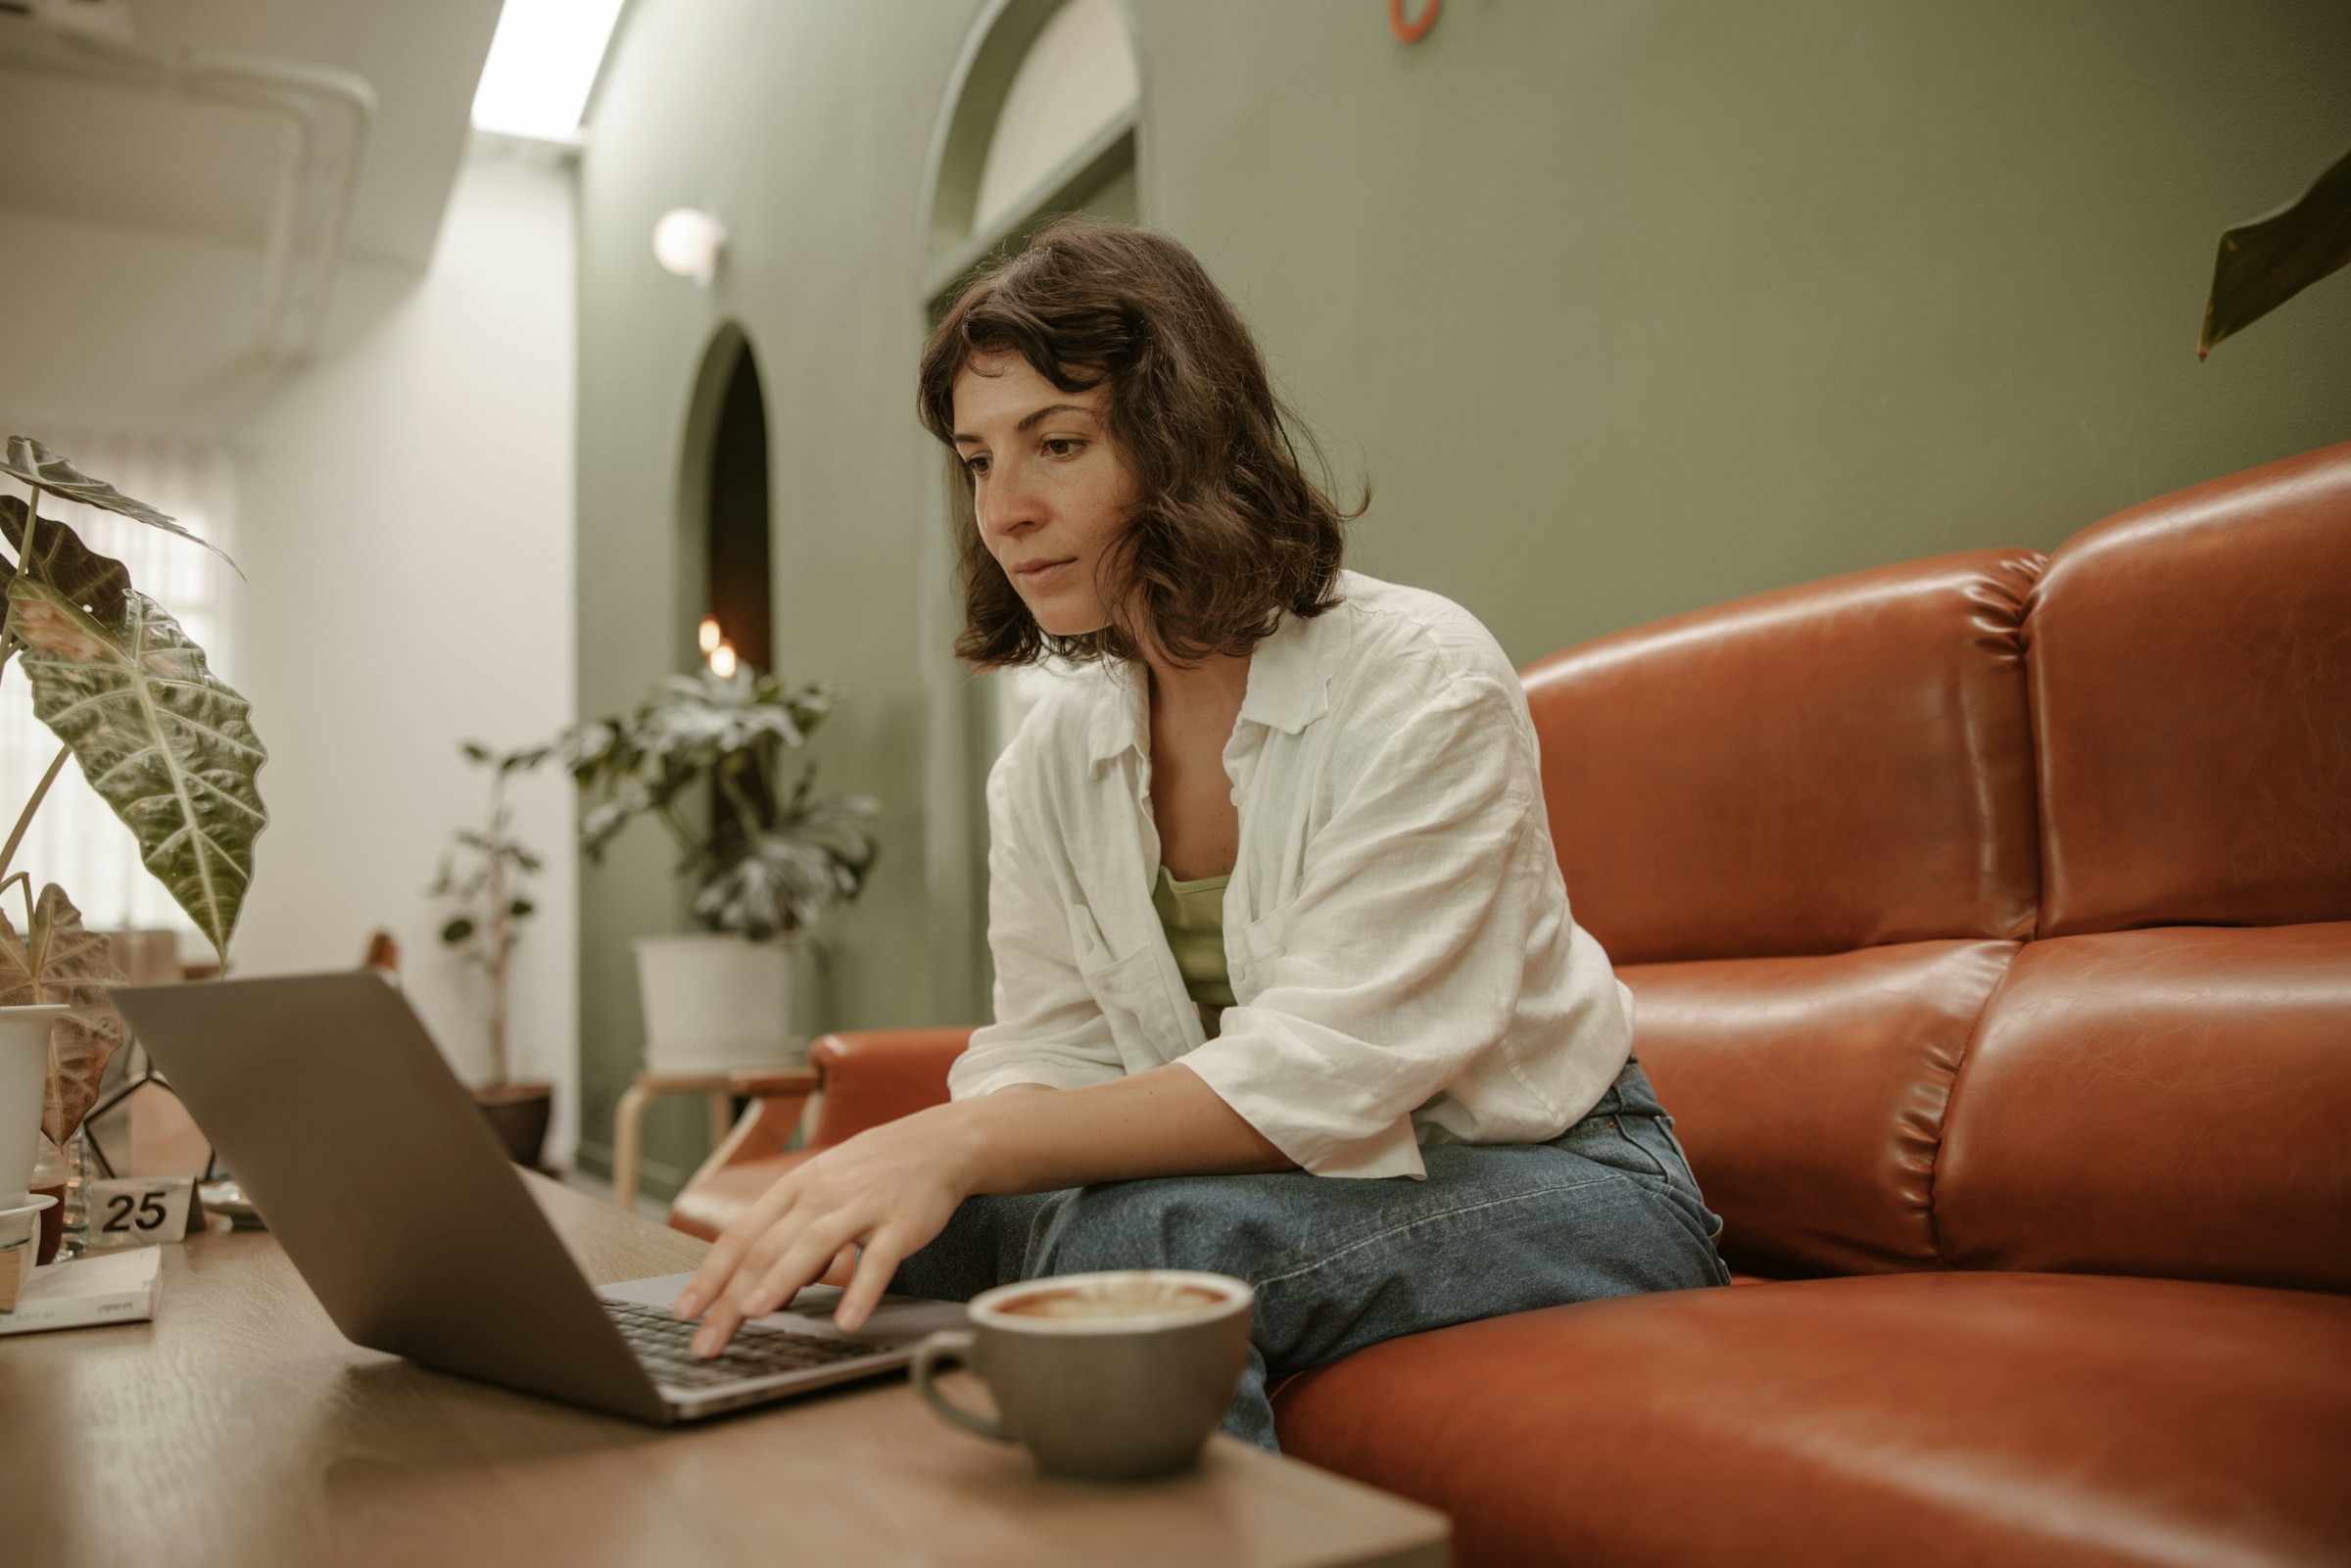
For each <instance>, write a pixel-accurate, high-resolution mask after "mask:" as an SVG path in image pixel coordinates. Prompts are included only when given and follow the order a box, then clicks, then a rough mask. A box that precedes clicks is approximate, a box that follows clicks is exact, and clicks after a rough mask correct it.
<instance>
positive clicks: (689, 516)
mask: <svg viewBox="0 0 2351 1568" xmlns="http://www.w3.org/2000/svg"><path fill="white" fill-rule="evenodd" d="M683 455H684V461H683V464H682V466H681V473H680V480H681V484H680V489H681V491H682V492H683V494H682V495H681V497H680V500H681V505H680V507H679V515H680V516H681V517H682V518H684V519H685V521H686V534H687V538H686V541H685V545H686V548H687V551H688V553H689V555H690V556H691V557H693V558H691V559H689V560H688V561H686V562H685V563H683V564H684V565H685V566H686V568H687V569H686V570H685V571H684V572H682V573H681V574H680V576H681V578H682V579H683V580H684V582H685V583H686V584H687V593H688V600H687V603H686V604H685V606H684V608H685V609H686V612H687V613H686V615H685V617H684V620H685V623H686V626H685V631H686V633H687V634H688V635H689V636H691V637H692V638H693V640H694V641H693V646H694V650H695V656H696V657H697V658H700V659H703V660H705V661H707V662H712V663H717V662H720V659H721V658H724V659H730V660H733V661H739V662H741V663H744V664H748V665H749V666H751V667H752V668H753V669H758V670H770V669H773V668H774V667H775V626H774V613H775V612H774V604H775V594H774V585H773V583H772V581H771V579H770V576H769V559H770V544H769V540H770V528H771V518H770V515H769V496H768V451H767V398H766V394H765V392H764V390H763V389H762V387H761V384H760V379H759V362H758V358H757V356H755V355H754V354H753V353H752V352H751V343H750V339H749V338H748V337H746V336H745V335H744V331H743V328H742V327H741V326H739V325H737V324H736V323H734V322H728V323H727V324H726V325H724V326H722V327H720V328H719V330H718V332H717V333H716V335H714V336H713V337H712V339H711V341H710V346H709V348H707V349H706V350H704V351H703V355H702V368H701V373H700V374H699V375H698V376H697V377H696V383H695V396H694V403H693V406H692V408H691V410H690V412H689V414H688V416H687V429H686V442H685V451H684V454H683ZM714 641H715V642H716V643H718V644H722V645H723V646H724V648H725V650H726V652H725V654H724V655H718V652H717V647H716V646H714V645H713V643H714Z"/></svg>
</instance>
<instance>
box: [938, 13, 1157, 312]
mask: <svg viewBox="0 0 2351 1568" xmlns="http://www.w3.org/2000/svg"><path fill="white" fill-rule="evenodd" d="M1139 36H1140V33H1139V30H1138V28H1137V25H1136V20H1135V15H1134V10H1133V7H1132V5H1131V4H1130V3H1129V0H988V4H987V5H986V6H985V7H984V8H983V9H982V11H981V13H980V15H979V17H978V18H977V19H975V21H974V22H973V24H972V28H971V31H970V32H969V33H968V34H967V35H966V38H965V41H964V47H963V51H962V53H961V55H960V56H959V57H958V58H957V60H956V64H955V70H954V71H953V73H952V74H951V75H950V76H949V78H948V87H947V96H946V103H945V109H944V112H943V113H942V114H941V116H940V118H939V119H938V122H937V125H936V129H935V130H934V131H933V134H932V141H931V156H930V161H929V169H928V173H927V175H926V177H925V179H924V185H923V222H922V223H921V224H920V225H919V229H920V232H921V233H922V234H923V235H924V236H925V244H926V247H927V249H926V252H925V255H924V258H923V262H924V265H923V275H924V277H925V279H926V286H925V289H924V295H925V303H926V305H928V306H930V307H931V308H932V313H933V315H934V316H935V317H936V314H937V313H938V311H939V310H940V309H943V308H944V306H945V304H946V303H948V302H947V300H945V299H941V298H940V296H942V295H947V294H948V293H949V291H950V290H951V289H952V287H953V285H954V284H956V283H957V282H959V281H960V280H961V279H962V278H963V277H964V276H965V275H966V274H967V273H969V272H970V271H972V269H973V268H974V267H976V266H978V265H979V264H980V263H981V262H983V261H986V260H987V259H988V258H990V257H991V256H995V255H998V254H1002V253H1007V252H1011V251H1017V250H1019V249H1020V248H1021V246H1022V245H1024V244H1026V243H1027V241H1028V238H1029V236H1030V235H1031V234H1032V233H1034V232H1035V230H1036V229H1037V228H1038V227H1039V226H1041V224H1042V223H1043V222H1044V220H1045V219H1046V218H1048V217H1050V216H1052V215H1053V214H1057V213H1065V212H1078V211H1091V212H1099V213H1103V214H1105V215H1108V216H1116V217H1124V218H1133V217H1136V216H1138V215H1139V212H1140V208H1141V205H1142V203H1141V200H1140V183H1141V182H1140V179H1139V175H1140V172H1141V170H1140V167H1139V165H1140V162H1141V161H1140V158H1139V156H1138V155H1139V151H1140V150H1139V147H1138V145H1137V143H1138V137H1137V134H1136V131H1137V125H1138V122H1139V119H1140V118H1141V107H1142V66H1141V60H1140V54H1139V51H1138V50H1137V48H1136V40H1137V38H1138V37H1139ZM1072 117H1077V118H1075V119H1073V118H1072ZM1008 142H1009V143H1012V145H1007V143H1008ZM991 164H992V165H994V166H995V174H994V177H992V178H991V175H990V166H991ZM1008 166H1009V167H1010V168H1013V169H1017V170H1018V171H1019V172H1018V174H1017V175H1015V176H1013V177H1012V178H1011V180H1010V183H1009V184H1008V183H1007V176H1006V172H1005V171H1006V169H1007V167H1008ZM949 297H950V298H951V296H949Z"/></svg>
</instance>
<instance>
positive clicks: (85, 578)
mask: <svg viewBox="0 0 2351 1568" xmlns="http://www.w3.org/2000/svg"><path fill="white" fill-rule="evenodd" d="M24 515H25V506H24V502H23V501H21V500H19V499H17V498H16V497H14V496H0V534H5V535H6V536H7V537H8V543H9V546H10V547H11V548H12V549H15V550H16V551H17V552H18V553H19V555H20V556H22V554H23V553H24ZM20 568H21V569H23V570H24V571H29V572H30V573H32V575H33V576H35V577H37V578H39V579H40V580H41V581H42V582H44V583H47V584H48V585H49V586H50V587H51V588H54V589H56V590H58V591H59V592H60V593H62V594H65V595H66V597H68V598H70V599H72V601H73V602H74V603H76V604H78V605H80V606H81V607H82V608H83V609H85V610H88V611H89V612H90V613H91V614H92V615H93V616H95V617H97V618H98V619H99V620H100V621H103V622H105V623H107V624H108V625H110V626H111V625H113V624H114V623H116V622H118V621H120V620H121V619H122V607H123V604H124V603H125V601H126V600H127V599H128V598H129V595H130V571H129V569H128V568H127V567H125V566H124V565H123V564H122V563H121V562H120V561H119V560H116V559H115V558H114V557H113V556H111V555H101V554H99V553H98V552H97V551H96V550H94V549H92V548H90V547H89V546H87V545H84V544H83V543H82V542H81V536H79V535H78V534H76V533H74V532H73V530H72V529H71V528H68V527H67V526H66V525H65V524H64V523H62V522H59V521H58V520H57V519H56V518H54V517H44V518H42V519H41V526H40V527H39V528H37V529H35V530H34V531H33V537H32V559H31V560H29V561H24V560H20V562H19V564H18V566H11V565H9V564H8V562H6V561H0V592H5V591H6V590H7V588H8V584H9V580H10V579H11V578H12V577H14V576H15V575H16V573H17V571H18V570H19V569H20Z"/></svg>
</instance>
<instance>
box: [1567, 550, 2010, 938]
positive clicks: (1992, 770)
mask: <svg viewBox="0 0 2351 1568" xmlns="http://www.w3.org/2000/svg"><path fill="white" fill-rule="evenodd" d="M2040 562H2041V557H2040V556H2039V555H2037V554H2035V553H2033V552H2032V551H2029V550H1979V551H1975V552H1972V553H1968V554H1962V555H1946V556H1943V557H1940V558H1938V559H1934V560H1925V561H1914V562H1909V563H1905V564H1903V565H1899V566H1890V567H1886V568H1883V569H1881V570H1877V571H1869V572H1860V573H1856V574H1854V575H1852V576H1848V577H1838V578H1832V579H1829V580H1828V581H1826V582H1820V583H1809V584H1805V585H1803V586H1801V587H1799V588H1792V589H1787V590H1784V591H1782V592H1779V593H1774V594H1763V595H1761V596H1760V597H1756V598H1750V599H1743V600H1740V601H1738V602H1736V603H1732V604H1726V605H1722V606H1720V607H1718V608H1714V609H1707V610H1701V611H1698V612H1696V613H1694V614H1690V615H1683V616H1679V617H1677V618H1675V619H1672V620H1668V621H1660V622H1658V623H1656V624H1655V625H1652V626H1646V627H1641V628H1638V629H1636V630H1633V631H1629V632H1624V633H1620V634H1618V635H1616V636H1614V637H1609V638H1604V639H1602V640H1601V641H1596V642H1588V643H1585V644H1584V645H1582V646H1581V647H1576V648H1571V649H1569V650H1568V651H1566V652H1564V653H1559V654H1556V655H1554V656H1553V657H1551V658H1549V659H1545V660H1543V661H1542V662H1541V663H1539V664H1536V665H1533V666H1531V667H1530V668H1529V669H1528V670H1527V671H1526V672H1525V680H1526V691H1527V702H1528V705H1529V707H1530V708H1531V709H1532V711H1533V714H1534V721H1535V728H1536V730H1537V732H1538V734H1539V736H1540V737H1541V740H1542V753H1543V792H1544V798H1545V803H1546V806H1547V809H1548V811H1549V814H1550V818H1551V831H1552V837H1553V839H1554V841H1555V842H1556V843H1557V845H1558V848H1559V868H1560V870H1561V872H1562V873H1564V874H1565V877H1566V879H1567V897H1568V901H1569V903H1570V904H1571V905H1572V906H1573V908H1574V911H1575V917H1576V920H1577V921H1578V922H1579V923H1580V924H1581V925H1582V926H1583V927H1585V929H1587V930H1589V931H1591V932H1592V933H1593V934H1594V935H1595V936H1597V937H1599V938H1600V940H1601V943H1602V945H1603V946H1605V947H1606V948H1607V951H1608V956H1609V957H1610V958H1612V959H1614V960H1615V961H1616V962H1618V963H1620V964H1629V963H1646V962H1654V961H1666V960H1674V959H1703V958H1753V957H1766V956H1773V955H1780V954H1792V953H1835V952H1843V951H1846V950H1847V949H1849V948H1855V947H1868V946H1872V945H1875V944H1878V943H1884V942H1903V941H1918V940H1926V939H1931V938H1936V937H1967V936H1991V937H2020V936H2025V935H2028V934H2030V933H2031V931H2032V928H2033V923H2034V918H2035V898H2036V890H2037V887H2038V877H2039V873H2038V868H2037V858H2038V854H2039V851H2038V848H2037V846H2036V832H2037V830H2036V826H2035V818H2034V803H2033V779H2032V751H2031V743H2030V736H2029V724H2028V719H2027V715H2026V712H2025V669H2024V650H2023V641H2022V637H2021V635H2020V632H2019V625H2020V622H2021V620H2022V617H2023V611H2024V605H2025V600H2026V596H2027V594H2028V593H2029V592H2030V590H2031V588H2032V585H2033V582H2034V579H2035V577H2036V576H2037V575H2038V573H2039V567H2040Z"/></svg>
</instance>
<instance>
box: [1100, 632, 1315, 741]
mask: <svg viewBox="0 0 2351 1568" xmlns="http://www.w3.org/2000/svg"><path fill="white" fill-rule="evenodd" d="M1330 619H1331V618H1330V617H1328V616H1319V617H1317V618H1316V619H1314V620H1311V621H1310V620H1301V619H1300V618H1299V617H1297V616H1295V615H1284V616H1283V617H1282V618H1281V624H1280V625H1278V626H1276V627H1275V628H1274V629H1273V634H1272V636H1271V637H1268V638H1266V639H1265V640H1264V641H1260V642H1259V643H1258V644H1257V647H1256V648H1255V649H1254V650H1253V651H1252V652H1251V654H1250V656H1249V689H1248V690H1247V691H1246V692H1245V693H1244V694H1243V695H1242V697H1241V718H1242V719H1243V720H1244V721H1245V722H1247V723H1250V724H1259V725H1263V726H1265V727H1266V728H1267V729H1269V730H1279V731H1282V732H1283V733H1284V734H1287V735H1296V734H1298V733H1299V732H1300V731H1301V730H1304V729H1305V728H1306V727H1307V726H1308V725H1310V724H1312V723H1314V722H1315V721H1316V720H1317V719H1319V718H1321V717H1322V715H1323V714H1325V713H1327V712H1329V711H1330V677H1331V671H1330V669H1329V667H1328V665H1329V661H1328V659H1327V658H1325V657H1324V656H1323V654H1324V649H1323V647H1322V643H1323V642H1324V641H1326V639H1325V638H1324V637H1323V636H1322V635H1321V633H1322V631H1323V629H1324V626H1325V623H1326V622H1327V621H1329V620H1330ZM1103 675H1104V684H1105V685H1106V686H1107V688H1108V689H1107V690H1106V691H1105V692H1104V693H1103V695H1102V697H1101V698H1100V700H1098V701H1096V702H1095V704H1094V711H1093V715H1092V719H1091V722H1090V724H1089V725H1088V726H1087V732H1086V753H1087V758H1088V760H1089V761H1091V762H1092V763H1093V764H1094V765H1095V766H1097V767H1099V766H1100V765H1101V764H1103V763H1105V762H1108V761H1110V760H1111V759H1112V758H1114V757H1117V756H1119V755H1120V754H1121V753H1123V752H1126V751H1128V750H1130V749H1131V750H1133V751H1136V752H1137V753H1140V752H1142V751H1144V750H1145V749H1147V747H1148V744H1149V742H1148V741H1147V740H1146V739H1145V737H1144V735H1143V703H1144V691H1145V687H1144V673H1143V666H1142V665H1141V664H1140V663H1129V662H1127V661H1124V660H1119V661H1105V663H1104V665H1103Z"/></svg>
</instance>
